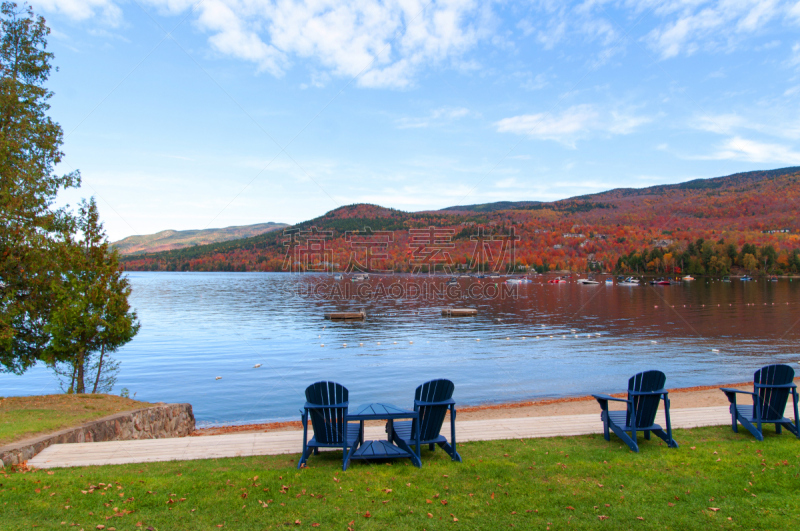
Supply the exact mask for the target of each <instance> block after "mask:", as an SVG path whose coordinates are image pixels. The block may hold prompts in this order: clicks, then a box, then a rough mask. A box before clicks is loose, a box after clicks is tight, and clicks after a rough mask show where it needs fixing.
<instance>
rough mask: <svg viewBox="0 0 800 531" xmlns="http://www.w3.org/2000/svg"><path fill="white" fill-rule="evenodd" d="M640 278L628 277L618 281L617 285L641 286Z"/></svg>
mask: <svg viewBox="0 0 800 531" xmlns="http://www.w3.org/2000/svg"><path fill="white" fill-rule="evenodd" d="M639 285H640V284H639V279H638V278H633V277H628V278H626V279H624V280H623V281H621V282H617V286H639Z"/></svg>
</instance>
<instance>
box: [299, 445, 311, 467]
mask: <svg viewBox="0 0 800 531" xmlns="http://www.w3.org/2000/svg"><path fill="white" fill-rule="evenodd" d="M311 452H312V449H311V448H308V447H306V448H303V454H302V455H301V456H300V461H298V463H297V468H298V469H300V468H303V465H305V464H306V461H308V458H309V457H311Z"/></svg>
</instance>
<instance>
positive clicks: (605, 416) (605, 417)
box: [600, 411, 611, 441]
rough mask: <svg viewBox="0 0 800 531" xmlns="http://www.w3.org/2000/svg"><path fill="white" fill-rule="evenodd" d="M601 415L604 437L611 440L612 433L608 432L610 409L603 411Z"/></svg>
mask: <svg viewBox="0 0 800 531" xmlns="http://www.w3.org/2000/svg"><path fill="white" fill-rule="evenodd" d="M600 417H601V418H602V419H603V438H604V439H605V440H607V441H610V440H611V434H610V433H609V432H608V411H603V412H602V413H601V414H600Z"/></svg>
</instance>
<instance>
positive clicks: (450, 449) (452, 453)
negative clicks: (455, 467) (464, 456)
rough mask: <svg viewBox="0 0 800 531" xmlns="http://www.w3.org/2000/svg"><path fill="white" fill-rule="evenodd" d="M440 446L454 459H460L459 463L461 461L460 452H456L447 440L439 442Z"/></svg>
mask: <svg viewBox="0 0 800 531" xmlns="http://www.w3.org/2000/svg"><path fill="white" fill-rule="evenodd" d="M439 446H440V447H441V448H442V450H444V451H445V452H447V455H449V456H450V458H451V459H452V460H453V461H458V462H459V463H461V456H460V455H458V452H456V451H455V449H454V448H453V447H452V446H450V445H449V444H447V443H446V442H443V443H439Z"/></svg>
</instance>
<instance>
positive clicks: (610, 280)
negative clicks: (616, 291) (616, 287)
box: [606, 277, 614, 284]
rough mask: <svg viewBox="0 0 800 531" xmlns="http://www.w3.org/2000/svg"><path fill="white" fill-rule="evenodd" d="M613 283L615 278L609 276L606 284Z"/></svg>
mask: <svg viewBox="0 0 800 531" xmlns="http://www.w3.org/2000/svg"><path fill="white" fill-rule="evenodd" d="M613 283H614V279H613V278H611V277H608V278H607V279H606V284H613Z"/></svg>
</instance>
